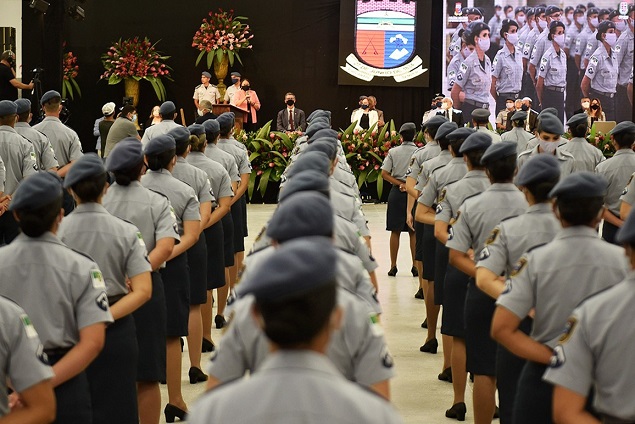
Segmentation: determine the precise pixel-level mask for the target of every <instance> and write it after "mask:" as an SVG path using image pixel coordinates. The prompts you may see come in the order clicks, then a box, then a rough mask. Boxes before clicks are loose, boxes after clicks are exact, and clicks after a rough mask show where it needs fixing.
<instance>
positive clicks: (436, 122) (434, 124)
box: [423, 115, 448, 129]
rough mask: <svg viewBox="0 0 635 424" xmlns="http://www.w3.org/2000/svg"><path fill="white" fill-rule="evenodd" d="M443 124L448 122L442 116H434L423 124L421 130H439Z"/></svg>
mask: <svg viewBox="0 0 635 424" xmlns="http://www.w3.org/2000/svg"><path fill="white" fill-rule="evenodd" d="M445 122H448V120H447V119H446V118H445V116H443V115H434V116H433V117H431V118H430V119H428V120H427V121H426V123H425V124H423V128H433V129H436V128H439V127H440V126H441V125H443V124H444V123H445Z"/></svg>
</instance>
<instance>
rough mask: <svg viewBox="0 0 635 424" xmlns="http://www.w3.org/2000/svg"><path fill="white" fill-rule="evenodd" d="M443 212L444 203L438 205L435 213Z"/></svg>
mask: <svg viewBox="0 0 635 424" xmlns="http://www.w3.org/2000/svg"><path fill="white" fill-rule="evenodd" d="M441 212H443V206H442V205H437V209H436V210H435V211H434V213H436V214H437V215H438V214H440V213H441Z"/></svg>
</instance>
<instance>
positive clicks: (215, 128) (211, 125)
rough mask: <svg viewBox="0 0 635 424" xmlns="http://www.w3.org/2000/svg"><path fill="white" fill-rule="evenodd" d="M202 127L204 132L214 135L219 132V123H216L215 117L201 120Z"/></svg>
mask: <svg viewBox="0 0 635 424" xmlns="http://www.w3.org/2000/svg"><path fill="white" fill-rule="evenodd" d="M203 128H204V129H205V134H208V135H212V136H214V137H215V136H216V135H217V134H218V133H219V132H220V125H218V121H217V120H216V119H208V120H207V121H205V122H203Z"/></svg>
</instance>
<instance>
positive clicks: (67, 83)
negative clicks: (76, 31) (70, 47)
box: [62, 52, 82, 99]
mask: <svg viewBox="0 0 635 424" xmlns="http://www.w3.org/2000/svg"><path fill="white" fill-rule="evenodd" d="M62 66H63V70H62V98H66V94H68V95H69V96H71V99H75V95H74V92H77V94H78V95H79V96H80V97H81V96H82V91H81V90H80V89H79V84H77V81H76V80H75V78H77V75H79V65H78V64H77V56H75V55H73V52H66V53H64V56H63V57H62Z"/></svg>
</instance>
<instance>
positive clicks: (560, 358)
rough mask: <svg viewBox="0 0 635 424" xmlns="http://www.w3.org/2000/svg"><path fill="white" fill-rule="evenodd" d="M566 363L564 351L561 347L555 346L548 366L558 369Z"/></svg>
mask: <svg viewBox="0 0 635 424" xmlns="http://www.w3.org/2000/svg"><path fill="white" fill-rule="evenodd" d="M565 362H566V358H565V356H564V349H563V348H562V346H556V348H555V349H554V350H553V356H551V361H550V362H549V366H550V367H551V368H560V367H561V366H563V365H564V363H565Z"/></svg>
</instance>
